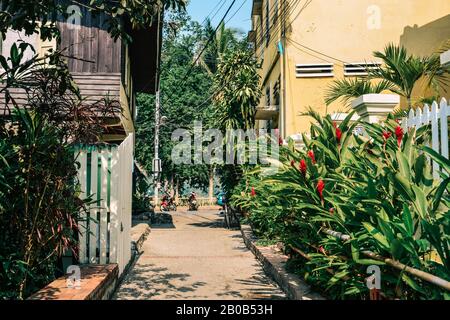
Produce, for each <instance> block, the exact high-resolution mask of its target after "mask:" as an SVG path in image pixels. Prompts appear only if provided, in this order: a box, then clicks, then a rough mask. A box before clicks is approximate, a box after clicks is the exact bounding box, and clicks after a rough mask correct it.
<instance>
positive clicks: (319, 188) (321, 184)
mask: <svg viewBox="0 0 450 320" xmlns="http://www.w3.org/2000/svg"><path fill="white" fill-rule="evenodd" d="M323 190H325V182H323V180H319V182H318V183H317V192H318V193H319V196H320V200H322V201H323V200H324V199H323Z"/></svg>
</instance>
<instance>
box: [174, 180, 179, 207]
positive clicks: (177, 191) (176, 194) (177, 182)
mask: <svg viewBox="0 0 450 320" xmlns="http://www.w3.org/2000/svg"><path fill="white" fill-rule="evenodd" d="M175 181H176V182H175V202H176V203H179V200H180V181H179V180H178V179H176V180H175Z"/></svg>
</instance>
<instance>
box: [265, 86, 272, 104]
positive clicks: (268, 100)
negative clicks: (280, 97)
mask: <svg viewBox="0 0 450 320" xmlns="http://www.w3.org/2000/svg"><path fill="white" fill-rule="evenodd" d="M270 103H271V101H270V86H267V87H266V106H270V105H271V104H270Z"/></svg>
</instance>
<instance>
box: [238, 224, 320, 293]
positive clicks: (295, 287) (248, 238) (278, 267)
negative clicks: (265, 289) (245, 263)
mask: <svg viewBox="0 0 450 320" xmlns="http://www.w3.org/2000/svg"><path fill="white" fill-rule="evenodd" d="M241 233H242V237H243V238H244V242H245V245H246V246H247V248H249V250H251V251H252V252H253V254H254V255H255V256H256V258H257V259H258V260H259V261H260V262H261V264H262V265H263V269H264V271H265V272H266V273H267V274H268V275H269V276H270V277H271V278H272V279H273V280H274V281H275V282H276V283H277V284H278V285H279V286H280V288H281V289H282V290H283V291H284V292H285V293H286V294H287V295H288V297H289V298H290V299H292V300H324V298H323V297H322V296H321V295H320V294H318V293H315V292H313V291H312V290H311V287H310V286H309V285H307V284H306V283H305V282H304V281H303V280H302V279H300V278H299V277H298V276H297V275H295V274H292V273H289V272H287V271H286V263H287V261H288V260H289V257H288V256H286V255H284V254H283V253H281V252H280V251H279V250H277V249H276V248H275V247H274V246H268V247H263V246H260V245H258V244H257V240H258V239H257V238H256V237H255V236H254V235H253V231H252V229H251V227H250V226H249V225H242V226H241Z"/></svg>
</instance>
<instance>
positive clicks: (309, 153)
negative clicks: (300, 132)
mask: <svg viewBox="0 0 450 320" xmlns="http://www.w3.org/2000/svg"><path fill="white" fill-rule="evenodd" d="M308 157H310V158H311V161H312V163H313V164H316V156H315V154H314V151H312V150H310V151H308Z"/></svg>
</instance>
